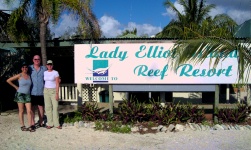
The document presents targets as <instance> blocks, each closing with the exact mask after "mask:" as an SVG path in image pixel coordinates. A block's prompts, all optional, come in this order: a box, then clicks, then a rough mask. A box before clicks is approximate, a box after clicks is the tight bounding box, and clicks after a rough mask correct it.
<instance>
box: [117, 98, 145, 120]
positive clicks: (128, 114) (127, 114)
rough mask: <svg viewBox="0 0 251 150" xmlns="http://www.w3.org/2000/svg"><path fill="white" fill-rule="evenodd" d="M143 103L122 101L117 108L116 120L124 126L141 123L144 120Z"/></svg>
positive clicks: (130, 100)
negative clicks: (120, 121)
mask: <svg viewBox="0 0 251 150" xmlns="http://www.w3.org/2000/svg"><path fill="white" fill-rule="evenodd" d="M144 106H145V103H139V102H138V101H137V100H136V99H132V98H131V99H128V100H123V102H122V103H121V104H120V105H119V107H118V111H117V114H118V117H119V118H118V119H120V120H122V122H123V123H124V124H126V123H133V122H137V121H143V120H144V119H145V116H146V114H145V111H144Z"/></svg>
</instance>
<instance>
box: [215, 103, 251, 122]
mask: <svg viewBox="0 0 251 150" xmlns="http://www.w3.org/2000/svg"><path fill="white" fill-rule="evenodd" d="M250 112H251V106H247V105H241V104H238V105H237V106H236V107H235V108H227V107H226V108H221V109H217V114H216V115H217V117H218V119H219V121H220V122H221V123H242V122H244V121H245V120H246V119H247V117H248V114H249V113H250Z"/></svg>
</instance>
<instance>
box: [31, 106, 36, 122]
mask: <svg viewBox="0 0 251 150" xmlns="http://www.w3.org/2000/svg"><path fill="white" fill-rule="evenodd" d="M35 110H36V106H32V107H31V125H35Z"/></svg>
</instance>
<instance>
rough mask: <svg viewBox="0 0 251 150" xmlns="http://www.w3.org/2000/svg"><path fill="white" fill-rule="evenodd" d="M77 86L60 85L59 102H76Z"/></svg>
mask: <svg viewBox="0 0 251 150" xmlns="http://www.w3.org/2000/svg"><path fill="white" fill-rule="evenodd" d="M77 98H78V90H77V84H60V87H59V100H60V101H64V102H77Z"/></svg>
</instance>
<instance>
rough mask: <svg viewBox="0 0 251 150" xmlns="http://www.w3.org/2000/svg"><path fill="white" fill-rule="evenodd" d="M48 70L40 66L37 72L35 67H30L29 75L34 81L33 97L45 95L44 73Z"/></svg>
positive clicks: (32, 86)
mask: <svg viewBox="0 0 251 150" xmlns="http://www.w3.org/2000/svg"><path fill="white" fill-rule="evenodd" d="M46 70H47V68H46V67H45V66H40V68H39V70H38V71H37V70H36V69H35V68H34V65H30V66H29V73H30V77H31V81H32V85H31V95H35V96H42V95H44V92H43V91H44V72H45V71H46Z"/></svg>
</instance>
